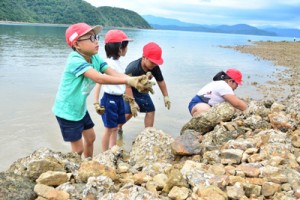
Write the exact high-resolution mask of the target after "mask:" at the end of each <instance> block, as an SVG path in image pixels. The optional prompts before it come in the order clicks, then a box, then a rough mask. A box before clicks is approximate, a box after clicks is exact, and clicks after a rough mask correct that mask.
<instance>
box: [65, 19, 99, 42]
mask: <svg viewBox="0 0 300 200" xmlns="http://www.w3.org/2000/svg"><path fill="white" fill-rule="evenodd" d="M91 30H94V32H95V34H96V35H98V34H99V33H100V31H101V30H102V26H99V25H98V26H94V27H91V26H90V25H88V24H86V23H78V24H73V25H71V26H69V28H67V30H66V41H67V43H68V45H69V46H70V47H72V46H73V44H74V42H75V41H76V40H77V39H78V38H79V37H81V36H83V35H85V34H86V33H88V32H90V31H91Z"/></svg>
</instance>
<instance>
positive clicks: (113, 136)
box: [109, 128, 117, 148]
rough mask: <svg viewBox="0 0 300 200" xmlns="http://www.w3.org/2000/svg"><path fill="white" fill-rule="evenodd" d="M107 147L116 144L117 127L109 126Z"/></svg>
mask: <svg viewBox="0 0 300 200" xmlns="http://www.w3.org/2000/svg"><path fill="white" fill-rule="evenodd" d="M109 131H110V138H109V148H112V147H113V146H114V145H116V144H117V128H110V129H109Z"/></svg>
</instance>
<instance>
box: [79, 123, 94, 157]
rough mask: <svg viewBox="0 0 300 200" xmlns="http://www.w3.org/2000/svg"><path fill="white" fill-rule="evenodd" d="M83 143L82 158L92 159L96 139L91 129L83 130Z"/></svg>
mask: <svg viewBox="0 0 300 200" xmlns="http://www.w3.org/2000/svg"><path fill="white" fill-rule="evenodd" d="M82 135H83V138H84V141H83V147H84V148H83V154H84V157H86V158H87V157H93V152H94V142H95V139H96V134H95V131H94V129H93V128H90V129H87V130H84V131H83V132H82Z"/></svg>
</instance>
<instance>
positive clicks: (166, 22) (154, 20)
mask: <svg viewBox="0 0 300 200" xmlns="http://www.w3.org/2000/svg"><path fill="white" fill-rule="evenodd" d="M142 17H143V18H144V19H145V20H146V21H147V22H148V23H149V24H156V25H160V26H170V25H173V26H182V27H191V26H199V24H192V23H186V22H182V21H179V20H177V19H170V18H164V17H156V16H152V15H142Z"/></svg>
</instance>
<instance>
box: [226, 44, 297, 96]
mask: <svg viewBox="0 0 300 200" xmlns="http://www.w3.org/2000/svg"><path fill="white" fill-rule="evenodd" d="M223 47H224V48H232V49H234V50H236V51H239V52H241V53H247V54H253V55H255V56H256V57H257V59H258V60H268V61H271V62H272V64H273V65H275V66H283V67H284V69H283V70H278V71H277V72H276V73H275V74H273V75H272V76H271V77H272V78H273V80H272V81H269V82H268V84H264V85H262V84H258V83H257V82H252V84H253V85H254V86H255V87H257V90H258V91H259V92H261V93H263V94H264V97H265V98H270V99H275V100H282V99H285V98H286V97H288V96H289V95H293V94H296V93H298V92H299V86H300V79H299V78H300V56H299V52H300V42H286V41H281V42H272V41H255V42H251V44H249V45H241V46H223Z"/></svg>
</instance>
